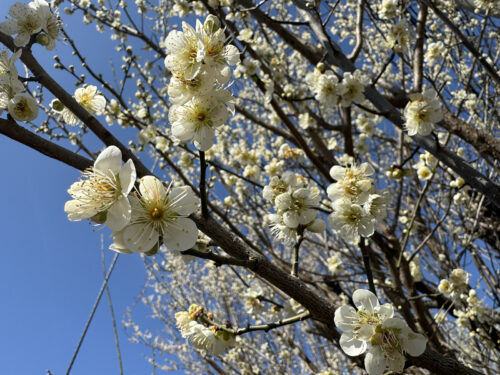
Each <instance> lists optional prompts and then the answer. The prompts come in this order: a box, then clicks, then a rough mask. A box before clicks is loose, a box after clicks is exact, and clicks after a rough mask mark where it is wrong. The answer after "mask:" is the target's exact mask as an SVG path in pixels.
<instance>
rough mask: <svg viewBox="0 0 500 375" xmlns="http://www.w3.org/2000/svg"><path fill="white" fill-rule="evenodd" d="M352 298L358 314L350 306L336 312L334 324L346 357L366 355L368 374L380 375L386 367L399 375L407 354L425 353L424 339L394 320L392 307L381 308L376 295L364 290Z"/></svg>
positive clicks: (401, 322) (402, 323)
mask: <svg viewBox="0 0 500 375" xmlns="http://www.w3.org/2000/svg"><path fill="white" fill-rule="evenodd" d="M352 299H353V302H354V305H355V306H356V308H357V309H358V310H357V311H356V310H355V309H354V308H353V307H352V306H349V305H344V306H341V307H339V308H338V309H337V310H336V311H335V325H336V326H337V327H338V328H339V329H340V330H341V331H342V336H341V337H340V341H339V343H340V347H341V348H342V350H343V351H344V352H345V353H346V354H347V355H349V356H358V355H361V354H363V353H365V352H367V354H366V356H365V368H366V371H367V372H368V374H369V375H382V374H383V373H384V372H385V371H386V368H389V370H391V371H395V372H401V371H403V368H404V364H405V354H406V353H407V354H409V355H411V356H414V357H417V356H419V355H421V354H422V353H423V352H424V351H425V347H426V344H427V339H426V338H425V337H424V336H422V335H421V334H419V333H415V332H413V331H412V330H411V329H410V328H409V327H408V325H407V324H406V322H405V321H404V320H402V319H400V318H394V317H393V315H394V308H393V306H392V305H391V304H389V303H387V304H385V305H380V303H379V301H378V299H377V296H375V294H373V293H372V292H370V291H368V290H363V289H358V290H356V291H355V292H354V293H353V295H352Z"/></svg>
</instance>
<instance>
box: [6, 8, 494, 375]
mask: <svg viewBox="0 0 500 375" xmlns="http://www.w3.org/2000/svg"><path fill="white" fill-rule="evenodd" d="M63 6H64V12H65V13H67V14H68V15H73V17H76V16H77V15H80V16H83V22H84V23H86V24H88V25H89V27H91V25H94V26H95V27H97V29H98V30H99V31H101V32H103V33H106V34H108V35H109V36H110V37H111V38H112V39H113V40H114V41H115V43H116V46H117V48H116V53H117V54H119V56H120V57H121V59H122V61H123V65H122V67H121V68H122V69H121V72H119V73H118V72H115V75H118V76H120V75H121V76H120V79H119V81H118V82H116V83H112V82H113V80H112V79H111V77H104V76H103V75H102V74H101V73H100V72H99V67H92V66H90V65H89V64H88V63H87V62H86V59H85V51H82V50H80V49H79V48H78V43H77V41H75V40H73V39H72V38H71V36H70V35H71V27H63V24H62V22H61V20H60V17H59V15H58V11H60V10H62V7H63ZM499 9H500V4H499V1H498V0H462V1H458V0H457V1H453V0H440V1H435V0H416V1H397V0H382V1H375V0H370V1H369V0H356V1H354V0H343V1H302V0H292V1H279V2H273V1H266V0H262V1H260V2H253V1H252V0H201V1H185V0H176V1H172V2H169V1H158V2H150V1H144V0H136V1H135V3H134V4H132V3H128V2H126V1H114V0H111V1H103V0H102V1H101V0H98V1H93V0H67V1H66V2H63V1H62V0H54V1H53V2H52V4H50V5H49V4H48V3H46V2H45V1H44V0H35V1H33V2H31V3H29V4H24V3H14V4H12V6H11V7H10V9H9V15H8V16H7V18H6V19H5V20H4V21H3V22H2V23H0V42H1V43H2V44H3V45H4V46H5V47H6V49H5V50H3V51H2V52H1V54H0V111H1V112H0V114H3V117H2V118H0V133H2V134H4V135H5V136H7V137H9V138H12V139H13V140H15V141H18V142H21V143H23V144H25V145H26V146H28V147H31V148H33V149H35V150H38V151H40V152H41V153H43V154H45V155H47V156H49V157H51V158H54V159H57V160H59V161H62V162H64V163H66V164H68V165H70V166H73V167H75V168H76V169H79V170H81V171H82V172H83V175H82V177H81V178H80V179H79V180H78V181H77V182H75V183H74V184H73V185H71V187H70V188H69V190H68V193H69V194H70V195H71V198H72V199H71V200H69V201H68V202H67V203H66V206H65V207H64V209H65V211H66V213H67V214H68V219H69V220H87V219H89V220H91V221H92V222H94V223H96V225H97V224H102V225H105V226H107V227H108V228H110V229H111V230H112V231H113V233H112V242H111V241H110V243H109V248H110V249H111V250H113V251H115V252H117V253H127V254H131V253H140V254H141V256H143V257H144V263H145V266H146V269H147V272H148V283H147V289H146V291H145V294H144V295H143V298H142V300H143V302H144V303H145V304H146V305H148V306H149V307H150V308H151V310H152V312H153V314H154V316H155V317H156V318H158V319H160V320H161V321H163V322H165V331H164V332H161V333H156V334H152V333H151V332H150V331H148V329H147V327H141V326H139V325H137V324H136V323H135V322H134V319H133V312H130V314H128V315H127V319H126V321H125V325H126V327H128V328H129V330H130V332H131V335H132V338H133V340H136V341H137V342H141V343H143V344H144V345H148V346H151V347H152V348H153V349H154V350H155V352H156V353H157V354H158V356H157V357H155V359H152V362H153V363H154V366H155V367H158V368H161V369H164V370H170V369H176V368H183V369H184V370H185V371H186V372H189V373H218V374H227V373H231V374H232V373H234V374H267V373H273V374H274V373H283V374H299V373H320V374H333V373H364V372H365V371H367V372H368V373H369V374H370V375H376V374H383V373H384V372H385V371H387V370H390V371H394V372H403V371H404V372H407V373H415V374H417V373H418V374H420V373H428V372H431V373H436V374H453V375H455V374H481V373H485V374H498V373H499V372H500V367H499V364H498V358H499V357H500V333H499V332H500V316H499V314H498V306H499V305H500V299H499V296H500V273H499V272H498V269H499V267H498V262H499V259H500V253H499V252H498V249H499V248H500V239H499V236H498V227H499V223H500V215H499V213H500V187H499V186H498V184H497V183H496V180H497V175H498V160H500V142H499V141H498V139H497V134H498V123H499V118H500V112H499V107H498V102H499V93H500V91H499V88H500V74H499V71H498V67H499V54H498V47H499V38H500V26H499V18H498V17H499V16H500V10H499ZM62 40H64V41H66V42H67V45H68V48H71V49H72V52H73V53H74V55H75V56H76V57H77V58H78V59H79V60H80V62H81V66H78V67H75V66H73V65H68V64H67V63H66V62H65V61H64V59H62V58H59V57H57V56H55V57H54V58H55V60H56V65H55V67H56V68H57V69H60V70H63V71H65V72H66V73H67V74H68V75H69V77H72V78H74V80H75V83H76V84H77V86H78V88H77V89H76V91H75V92H74V94H73V95H72V92H71V91H70V89H69V88H68V87H62V86H61V85H60V84H59V83H58V82H56V81H55V80H54V79H53V77H52V76H51V75H50V74H49V73H48V72H47V70H46V69H45V68H44V67H43V66H41V65H40V64H39V63H38V61H37V56H36V53H35V52H33V51H32V47H33V45H35V44H39V45H41V46H45V47H46V49H47V50H49V51H50V50H53V49H54V48H55V46H56V45H57V44H58V43H61V42H62ZM21 63H22V64H24V66H25V67H26V72H29V73H27V74H26V75H24V76H22V75H20V74H19V71H18V68H17V67H18V66H20V64H21ZM16 66H17V67H16ZM4 111H5V112H4ZM42 118H43V120H42ZM112 125H113V126H112ZM121 128H134V129H137V139H136V140H130V141H129V144H128V145H125V144H123V143H121V142H120V141H119V140H118V137H117V135H118V133H119V132H120V130H121ZM89 132H91V133H93V134H95V135H96V136H97V137H98V138H99V139H100V140H101V141H102V143H103V144H104V145H105V146H106V148H105V149H104V150H103V151H102V152H101V151H99V150H97V151H92V150H90V148H89V147H88V146H87V142H88V141H87V137H86V134H87V133H89ZM36 133H39V134H40V135H37V134H36ZM64 139H67V140H69V141H71V143H72V144H73V145H75V147H77V149H78V151H77V152H74V151H71V150H69V149H66V148H63V147H62V146H61V145H59V144H58V142H57V140H64ZM103 148H104V147H103ZM139 157H141V159H142V161H141V160H140V158H139ZM94 160H95V161H94ZM122 160H123V162H125V164H123V165H122ZM153 161H154V163H155V165H158V166H159V168H160V169H159V170H157V171H156V173H155V174H153V173H152V171H151V168H152V166H153ZM75 176H76V175H75ZM126 256H138V255H137V254H135V255H134V254H132V255H126ZM379 300H382V301H383V302H384V304H381V303H380V302H379ZM172 356H175V359H174V360H172Z"/></svg>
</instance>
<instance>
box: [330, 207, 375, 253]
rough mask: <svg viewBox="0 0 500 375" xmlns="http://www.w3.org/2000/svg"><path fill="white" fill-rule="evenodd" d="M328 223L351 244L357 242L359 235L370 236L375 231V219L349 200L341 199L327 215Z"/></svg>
mask: <svg viewBox="0 0 500 375" xmlns="http://www.w3.org/2000/svg"><path fill="white" fill-rule="evenodd" d="M328 224H329V225H330V228H332V229H333V230H335V231H337V232H338V233H339V234H340V237H342V238H343V239H344V240H345V241H347V242H349V243H352V244H358V243H359V241H360V236H363V237H370V236H371V235H372V234H373V232H374V231H375V219H373V218H372V217H371V216H370V215H369V214H368V213H367V212H366V211H365V210H364V209H363V208H362V207H361V206H360V205H358V204H352V203H350V202H349V201H341V202H340V203H339V204H337V205H336V206H335V211H334V212H333V213H332V214H330V215H329V216H328Z"/></svg>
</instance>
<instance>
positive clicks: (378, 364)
mask: <svg viewBox="0 0 500 375" xmlns="http://www.w3.org/2000/svg"><path fill="white" fill-rule="evenodd" d="M370 345H371V348H370V349H369V351H368V353H367V354H366V357H365V367H366V370H367V372H368V374H369V375H382V374H383V373H384V372H385V371H386V368H388V369H389V370H390V371H394V372H397V373H400V372H402V371H403V369H404V365H405V360H406V357H405V354H409V355H410V356H412V357H418V356H420V355H422V354H423V353H424V351H425V347H426V345H427V339H426V338H425V337H424V336H423V335H421V334H420V333H415V332H413V331H412V330H411V329H410V328H409V327H408V325H407V324H406V322H405V321H404V320H403V319H400V318H389V319H386V320H385V321H383V322H382V324H381V326H380V328H378V327H377V330H376V333H375V334H374V335H373V336H372V337H371V339H370Z"/></svg>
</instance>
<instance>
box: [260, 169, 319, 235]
mask: <svg viewBox="0 0 500 375" xmlns="http://www.w3.org/2000/svg"><path fill="white" fill-rule="evenodd" d="M262 194H263V196H264V199H266V200H267V201H269V202H271V203H273V205H274V208H275V209H276V214H272V215H269V216H268V218H269V221H270V223H271V227H272V231H273V232H274V233H275V234H276V235H277V237H278V239H282V240H284V241H285V242H288V241H289V240H291V239H294V238H295V237H296V234H297V231H298V230H299V227H300V228H303V229H307V230H309V231H311V232H314V233H321V232H323V231H324V230H325V229H326V224H325V222H324V221H323V220H322V219H320V218H317V217H316V216H317V214H318V211H317V209H316V208H317V207H318V206H319V204H320V201H321V196H320V194H319V191H317V189H315V188H312V187H308V186H306V184H305V181H304V182H300V183H299V181H298V179H297V175H295V173H293V172H285V173H284V174H283V176H282V177H281V178H279V177H277V176H274V177H272V178H271V181H270V182H269V185H266V186H265V187H264V189H263V192H262ZM300 230H302V229H300Z"/></svg>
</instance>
